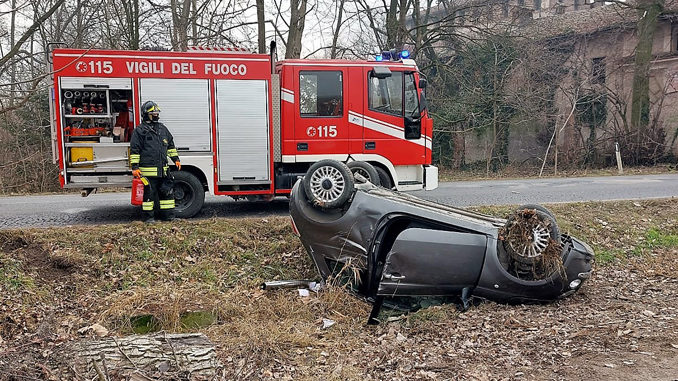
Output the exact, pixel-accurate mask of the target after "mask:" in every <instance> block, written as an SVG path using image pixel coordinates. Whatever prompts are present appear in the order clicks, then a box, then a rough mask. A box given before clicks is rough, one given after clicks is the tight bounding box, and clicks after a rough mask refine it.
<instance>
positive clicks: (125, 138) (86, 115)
mask: <svg viewBox="0 0 678 381" xmlns="http://www.w3.org/2000/svg"><path fill="white" fill-rule="evenodd" d="M59 96H60V100H61V102H60V106H61V126H62V130H61V132H62V136H63V148H64V152H65V153H66V155H65V163H64V164H65V168H66V171H65V175H66V179H67V183H70V184H74V185H75V184H82V183H93V181H92V180H93V178H92V177H91V175H92V174H94V173H96V174H109V175H112V176H108V177H107V180H106V181H101V182H104V183H108V184H111V185H113V184H116V183H117V184H119V185H125V186H126V185H128V183H129V181H131V176H130V175H129V173H130V166H129V143H128V142H129V139H130V137H131V134H132V130H133V128H134V94H133V90H132V86H131V80H130V79H123V78H111V79H110V80H109V81H107V80H102V79H99V80H98V81H92V79H84V78H62V79H61V88H60V89H59Z"/></svg>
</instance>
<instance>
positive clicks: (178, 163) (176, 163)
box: [174, 160, 181, 171]
mask: <svg viewBox="0 0 678 381" xmlns="http://www.w3.org/2000/svg"><path fill="white" fill-rule="evenodd" d="M174 165H176V166H177V171H181V162H180V161H179V160H177V161H175V162H174Z"/></svg>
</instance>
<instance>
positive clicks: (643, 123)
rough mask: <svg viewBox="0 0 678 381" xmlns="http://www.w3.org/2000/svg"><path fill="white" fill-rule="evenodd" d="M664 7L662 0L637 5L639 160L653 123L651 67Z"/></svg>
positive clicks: (634, 114)
mask: <svg viewBox="0 0 678 381" xmlns="http://www.w3.org/2000/svg"><path fill="white" fill-rule="evenodd" d="M663 8H664V6H663V2H662V0H642V1H640V2H639V4H638V13H639V19H638V28H637V32H638V45H637V47H636V56H635V62H634V69H633V92H632V98H631V127H632V128H633V131H634V132H635V133H636V147H635V148H636V149H635V153H636V160H639V159H640V154H641V146H642V144H643V138H644V136H645V130H646V128H647V126H648V124H649V122H650V77H649V76H650V64H651V61H652V43H653V41H654V32H655V29H656V27H657V17H658V16H659V14H660V13H661V11H662V9H663Z"/></svg>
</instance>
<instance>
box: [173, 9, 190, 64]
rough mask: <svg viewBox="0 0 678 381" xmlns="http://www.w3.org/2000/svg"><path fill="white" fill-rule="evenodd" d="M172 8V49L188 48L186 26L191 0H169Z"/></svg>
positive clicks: (183, 49) (188, 20)
mask: <svg viewBox="0 0 678 381" xmlns="http://www.w3.org/2000/svg"><path fill="white" fill-rule="evenodd" d="M170 6H171V8H172V30H173V32H174V33H172V35H173V36H172V49H174V50H180V51H182V52H185V51H186V50H188V27H189V25H190V15H191V0H184V1H183V2H181V3H180V2H179V0H171V1H170Z"/></svg>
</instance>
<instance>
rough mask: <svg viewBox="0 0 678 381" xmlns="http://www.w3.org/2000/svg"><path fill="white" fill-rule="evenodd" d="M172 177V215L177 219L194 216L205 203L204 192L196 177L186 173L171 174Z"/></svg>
mask: <svg viewBox="0 0 678 381" xmlns="http://www.w3.org/2000/svg"><path fill="white" fill-rule="evenodd" d="M172 175H173V176H174V203H175V207H174V214H175V215H176V216H177V217H179V218H191V217H193V216H195V215H196V214H197V213H198V212H199V211H200V209H202V204H203V203H204V202H205V190H204V189H203V187H202V184H201V183H200V180H198V178H197V177H195V176H193V175H192V174H191V173H189V172H187V171H176V172H172Z"/></svg>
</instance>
